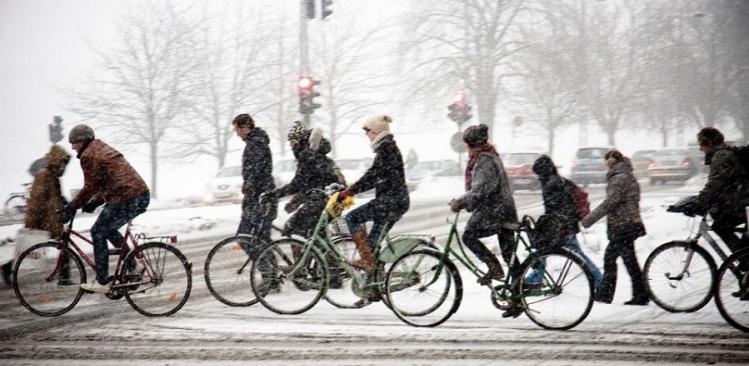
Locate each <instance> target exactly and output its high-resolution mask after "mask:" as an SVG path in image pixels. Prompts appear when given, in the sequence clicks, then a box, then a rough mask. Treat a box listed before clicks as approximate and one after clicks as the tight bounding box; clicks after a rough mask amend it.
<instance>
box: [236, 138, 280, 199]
mask: <svg viewBox="0 0 749 366" xmlns="http://www.w3.org/2000/svg"><path fill="white" fill-rule="evenodd" d="M244 141H245V147H244V152H243V153H242V178H244V184H243V185H242V193H244V205H245V206H247V205H256V204H257V202H258V197H259V196H260V194H262V193H263V192H267V191H270V190H273V189H274V188H275V187H276V184H275V183H274V182H273V157H272V156H271V153H270V147H269V146H268V144H269V143H270V138H268V134H267V133H266V132H265V131H264V130H263V129H261V128H259V127H255V128H253V129H252V132H250V134H249V135H247V137H246V138H245V140H244Z"/></svg>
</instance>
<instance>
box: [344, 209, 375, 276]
mask: <svg viewBox="0 0 749 366" xmlns="http://www.w3.org/2000/svg"><path fill="white" fill-rule="evenodd" d="M373 218H374V217H373V212H372V210H371V203H366V204H364V205H362V206H360V207H358V208H356V209H353V210H351V212H349V213H348V214H347V215H346V216H345V218H344V220H346V225H347V226H348V228H349V231H350V232H351V240H352V241H353V242H354V244H355V245H356V249H357V250H358V251H359V259H357V260H355V261H352V262H350V263H349V264H350V265H351V266H353V267H356V268H359V269H362V270H365V271H370V270H372V267H373V264H374V258H373V255H372V244H371V243H370V241H369V238H368V237H367V232H366V230H365V226H364V223H366V222H367V221H370V220H372V219H373Z"/></svg>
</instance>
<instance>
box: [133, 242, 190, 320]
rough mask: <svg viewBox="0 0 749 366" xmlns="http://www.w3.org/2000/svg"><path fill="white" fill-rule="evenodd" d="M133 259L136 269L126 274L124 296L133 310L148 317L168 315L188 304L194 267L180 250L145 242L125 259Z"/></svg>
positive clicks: (161, 244)
mask: <svg viewBox="0 0 749 366" xmlns="http://www.w3.org/2000/svg"><path fill="white" fill-rule="evenodd" d="M133 261H134V262H135V268H134V269H132V270H130V271H129V273H128V274H126V276H125V277H126V278H128V282H127V284H128V287H126V288H125V298H126V299H127V302H128V303H130V306H132V307H133V309H135V310H136V311H137V312H139V313H141V314H143V315H146V316H167V315H172V314H174V313H176V312H177V311H178V310H179V309H181V308H182V306H183V305H185V303H186V302H187V299H188V298H189V297H190V291H191V290H192V266H191V264H190V263H189V262H188V261H187V258H185V256H184V255H183V254H182V252H180V251H179V249H177V248H175V247H173V246H171V245H167V244H164V243H156V242H155V243H146V244H143V245H141V246H140V247H139V250H134V251H132V252H130V253H129V254H128V256H127V258H125V263H131V262H133ZM126 267H127V266H126Z"/></svg>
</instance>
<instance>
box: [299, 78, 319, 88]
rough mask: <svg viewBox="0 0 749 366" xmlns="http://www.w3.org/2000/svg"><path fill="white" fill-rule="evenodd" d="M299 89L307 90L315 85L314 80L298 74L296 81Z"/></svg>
mask: <svg viewBox="0 0 749 366" xmlns="http://www.w3.org/2000/svg"><path fill="white" fill-rule="evenodd" d="M296 85H297V87H299V89H304V90H309V89H312V87H314V86H315V81H314V80H312V78H311V77H309V76H300V77H299V81H297V83H296Z"/></svg>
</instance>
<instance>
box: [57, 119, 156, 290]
mask: <svg viewBox="0 0 749 366" xmlns="http://www.w3.org/2000/svg"><path fill="white" fill-rule="evenodd" d="M68 141H69V142H70V143H71V144H72V146H73V150H75V151H76V152H78V159H80V161H81V169H82V170H83V179H84V184H83V188H82V189H81V191H80V192H79V193H78V195H77V196H76V197H75V198H74V199H73V200H72V201H71V202H70V203H69V204H68V205H66V206H65V208H64V209H63V220H64V221H68V220H70V219H71V218H72V216H73V215H74V214H75V211H76V210H77V209H78V208H81V207H82V208H83V211H86V212H93V211H94V209H95V208H96V207H97V206H99V205H101V204H106V205H105V206H104V209H103V210H102V211H101V213H100V214H99V217H98V218H97V219H96V222H95V223H94V225H93V226H92V227H91V238H92V240H93V242H94V259H95V260H96V280H95V281H93V282H92V283H91V284H85V283H84V284H81V287H82V288H83V289H84V290H87V291H92V292H99V293H106V292H108V291H109V286H108V282H109V256H108V248H107V240H109V242H111V243H112V245H114V246H115V247H118V248H119V247H120V246H121V245H122V244H123V242H124V238H123V236H122V234H120V232H119V229H120V228H121V227H122V226H123V225H125V224H126V223H128V222H129V221H130V220H132V219H133V218H135V217H136V216H138V215H140V214H142V213H143V212H145V211H146V208H147V207H148V204H149V203H150V200H151V198H150V196H151V194H150V192H149V190H148V186H146V183H145V182H144V181H143V178H141V177H140V175H138V172H136V171H135V169H133V167H132V166H131V165H130V163H128V162H127V160H125V157H124V156H122V154H121V153H120V152H119V151H117V150H115V149H114V148H112V147H111V146H109V145H107V144H105V143H104V142H103V141H101V140H99V139H96V138H95V136H94V130H92V129H91V127H89V126H86V125H77V126H75V127H73V129H72V130H70V135H69V136H68Z"/></svg>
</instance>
